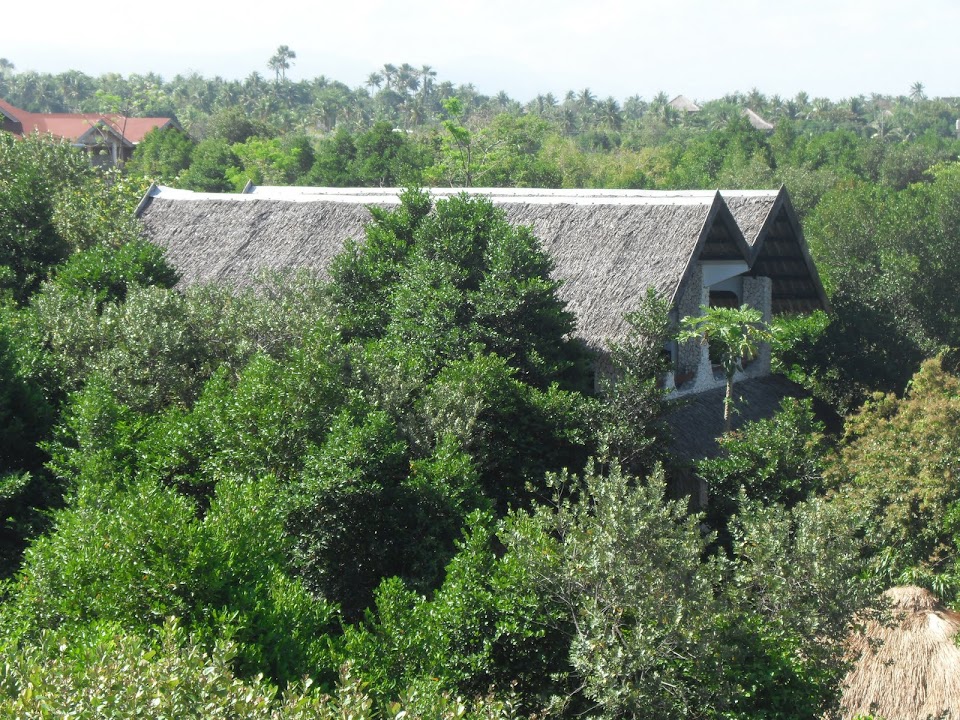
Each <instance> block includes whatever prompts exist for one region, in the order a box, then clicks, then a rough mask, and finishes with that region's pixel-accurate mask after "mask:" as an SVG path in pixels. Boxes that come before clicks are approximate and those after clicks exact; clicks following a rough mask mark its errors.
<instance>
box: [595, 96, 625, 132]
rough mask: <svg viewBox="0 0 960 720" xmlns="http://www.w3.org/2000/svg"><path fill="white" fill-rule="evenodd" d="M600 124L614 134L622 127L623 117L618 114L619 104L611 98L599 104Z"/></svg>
mask: <svg viewBox="0 0 960 720" xmlns="http://www.w3.org/2000/svg"><path fill="white" fill-rule="evenodd" d="M600 122H601V123H603V125H605V126H606V127H607V128H609V129H610V130H613V131H614V132H619V130H620V128H622V127H623V115H622V114H621V112H620V103H618V102H617V101H616V100H615V99H614V98H613V97H612V96H611V97H608V98H607V99H606V100H604V101H603V102H602V103H600Z"/></svg>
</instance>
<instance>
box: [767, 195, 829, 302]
mask: <svg viewBox="0 0 960 720" xmlns="http://www.w3.org/2000/svg"><path fill="white" fill-rule="evenodd" d="M752 246H753V249H752V256H751V261H750V265H751V274H753V275H759V276H766V277H770V278H771V279H772V281H773V312H774V313H775V314H780V313H792V312H811V311H812V310H829V309H830V301H829V300H828V299H827V293H826V291H825V290H824V288H823V282H822V281H821V280H820V274H819V273H818V272H817V267H816V265H815V264H814V262H813V257H812V256H811V255H810V248H809V246H808V245H807V241H806V239H805V238H804V236H803V229H802V228H801V226H800V219H799V217H798V216H797V213H796V210H794V208H793V203H792V202H791V201H790V195H789V193H788V192H787V189H786V187H784V186H781V187H780V189H779V190H778V191H777V194H776V197H775V199H774V201H773V203H772V204H771V206H770V209H769V212H768V213H767V217H766V219H765V220H764V222H763V225H762V226H761V228H760V230H759V231H758V232H757V235H756V237H755V238H754V241H753V243H752Z"/></svg>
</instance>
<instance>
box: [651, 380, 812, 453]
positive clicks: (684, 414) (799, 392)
mask: <svg viewBox="0 0 960 720" xmlns="http://www.w3.org/2000/svg"><path fill="white" fill-rule="evenodd" d="M733 390H734V393H735V395H736V397H737V405H736V408H737V411H736V413H735V414H734V419H733V429H734V430H737V429H739V428H741V427H743V425H744V424H745V423H748V422H753V421H755V420H761V419H767V418H771V417H773V415H774V414H775V413H776V412H777V411H778V410H779V409H780V403H781V402H782V401H783V400H784V398H788V397H809V393H808V392H807V391H805V390H804V389H803V388H802V387H801V386H800V385H797V384H796V383H794V382H792V381H790V380H788V379H787V378H785V377H782V376H780V375H768V376H766V377H759V378H748V379H744V380H740V381H738V382H737V383H736V384H735V385H734V388H733ZM725 393H726V388H725V387H724V386H718V387H715V388H713V389H711V390H707V391H705V392H701V393H697V394H695V395H688V396H686V397H685V398H682V399H680V400H678V401H677V405H676V407H675V408H673V409H672V410H671V411H670V412H669V413H668V414H667V416H666V418H665V420H666V422H667V426H668V427H669V429H670V451H671V455H673V456H674V457H676V458H679V459H682V460H687V461H694V460H702V459H704V458H712V457H716V456H717V455H718V454H719V453H720V446H719V445H717V440H716V439H717V438H718V437H720V436H721V435H722V434H723V398H724V394H725Z"/></svg>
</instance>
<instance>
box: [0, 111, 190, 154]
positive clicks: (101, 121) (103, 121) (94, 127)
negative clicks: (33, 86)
mask: <svg viewBox="0 0 960 720" xmlns="http://www.w3.org/2000/svg"><path fill="white" fill-rule="evenodd" d="M0 113H2V114H3V116H4V117H5V118H6V119H7V120H8V121H9V122H8V123H7V126H8V127H7V129H10V130H11V131H12V132H14V133H15V134H17V135H29V134H31V133H34V132H37V133H40V134H44V135H45V134H50V135H53V136H54V137H58V138H63V139H64V140H69V141H70V142H73V143H81V144H85V145H86V144H94V143H92V142H91V141H93V140H95V136H96V135H101V136H102V135H103V134H108V135H111V136H113V137H115V138H117V139H118V140H121V141H122V142H123V144H124V145H128V146H132V145H136V144H137V143H139V142H140V141H141V140H143V137H144V136H145V135H146V134H147V133H148V132H150V131H151V130H153V129H154V128H165V127H171V126H172V127H179V124H178V123H177V121H176V120H175V119H173V118H168V117H149V118H132V117H126V116H124V115H119V114H106V115H105V114H101V113H32V112H27V111H26V110H21V109H20V108H16V107H14V106H13V105H11V104H10V103H8V102H6V101H4V100H0ZM10 124H14V125H17V126H19V127H18V128H16V129H11V128H9V125H10Z"/></svg>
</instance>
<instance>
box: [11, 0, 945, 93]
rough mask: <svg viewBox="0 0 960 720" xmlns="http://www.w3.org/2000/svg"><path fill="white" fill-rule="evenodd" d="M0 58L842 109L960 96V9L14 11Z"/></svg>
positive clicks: (866, 4) (845, 5)
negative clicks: (862, 99)
mask: <svg viewBox="0 0 960 720" xmlns="http://www.w3.org/2000/svg"><path fill="white" fill-rule="evenodd" d="M9 5H10V6H9V7H5V8H4V10H3V13H2V17H0V57H6V58H7V59H9V60H11V61H12V62H13V63H14V64H15V65H16V67H17V69H18V70H37V71H45V72H54V73H56V72H62V71H64V70H69V69H76V70H82V71H83V72H86V73H88V74H91V75H98V74H100V73H103V72H120V73H123V74H124V75H127V74H130V73H145V72H148V71H154V72H158V73H160V74H161V75H162V76H163V77H164V78H167V79H169V78H171V77H173V76H174V75H176V74H177V73H187V72H191V71H196V72H198V73H200V74H202V75H208V76H213V75H221V76H223V77H227V78H243V77H246V76H247V75H249V74H250V73H251V72H253V71H259V72H260V73H262V74H264V75H269V70H267V67H266V62H267V60H268V58H269V57H270V56H271V55H272V54H273V53H274V51H275V50H276V48H277V47H278V46H279V45H281V44H284V45H289V46H290V48H291V49H293V50H294V51H295V52H296V53H297V59H296V61H295V64H294V66H293V68H292V69H291V70H290V72H289V73H288V77H289V78H291V79H293V80H299V79H306V78H313V77H316V76H317V75H326V76H327V77H328V78H330V79H334V80H340V81H342V82H345V83H347V84H348V85H350V86H351V87H356V86H359V85H362V84H363V83H364V81H365V79H366V77H367V75H368V74H369V73H370V72H372V71H374V70H376V69H378V68H379V67H381V66H382V65H383V64H384V63H394V64H400V63H403V62H408V63H411V64H412V65H414V66H416V67H420V66H421V65H424V64H427V65H431V66H433V68H434V69H435V70H436V71H437V73H438V80H441V81H443V80H450V81H451V82H453V83H454V84H459V83H467V82H472V83H473V84H474V85H475V86H476V88H477V90H479V91H480V92H482V93H485V94H495V93H497V92H498V91H500V90H505V91H506V92H507V93H509V94H510V96H511V97H513V98H515V99H517V100H521V101H526V100H529V99H531V98H532V97H534V96H535V95H536V94H537V93H545V92H548V91H549V92H553V93H554V94H556V95H558V96H560V97H562V96H563V94H564V93H565V92H566V91H567V90H571V89H573V90H581V89H583V88H586V87H589V88H590V90H591V91H592V92H593V94H594V95H597V96H600V97H606V96H608V95H613V96H614V97H616V98H618V99H620V100H623V99H624V98H626V97H629V96H630V95H634V94H639V95H641V96H642V97H644V98H647V99H649V98H650V97H652V96H653V95H655V94H656V93H657V92H658V91H660V90H663V91H666V92H667V93H668V94H669V95H670V96H673V95H677V94H681V93H682V94H684V95H687V96H688V97H691V98H694V99H712V98H718V97H721V96H722V95H724V94H725V93H729V92H733V91H737V90H740V91H743V92H747V91H749V90H750V89H752V88H754V87H756V88H759V89H760V90H761V91H763V92H765V93H767V94H774V93H777V94H780V95H781V96H784V97H792V96H793V95H795V94H796V93H797V92H798V91H800V90H804V91H806V92H807V93H808V94H809V95H810V96H811V97H816V96H827V97H830V98H832V99H839V98H842V97H848V96H850V95H856V94H860V93H864V94H868V93H870V92H880V93H884V94H894V95H898V94H903V95H905V94H907V93H908V92H909V89H910V85H911V84H912V83H914V82H917V81H919V82H922V83H923V84H924V85H925V87H926V90H927V94H928V95H929V96H931V97H932V96H955V95H960V36H958V30H960V0H913V2H904V1H903V0H897V1H894V0H786V1H784V0H726V1H723V2H721V1H719V0H662V1H661V2H646V1H644V0H634V1H633V2H628V1H626V0H579V1H577V2H573V1H571V0H549V1H546V0H484V1H483V2H477V1H476V0H446V1H444V0H405V1H403V2H399V1H388V0H337V1H336V2H330V1H328V0H310V1H309V2H307V1H304V0H285V1H283V2H272V1H271V0H258V1H257V2H253V1H251V0H234V1H233V2H210V1H209V0H193V1H192V2H187V1H184V0H164V1H162V2H136V3H131V2H128V3H122V4H119V3H80V4H78V3H76V2H70V3H67V2H66V1H65V0H46V2H43V3H41V4H40V5H33V4H32V3H30V2H23V1H22V0H21V1H20V2H14V3H10V4H9Z"/></svg>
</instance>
